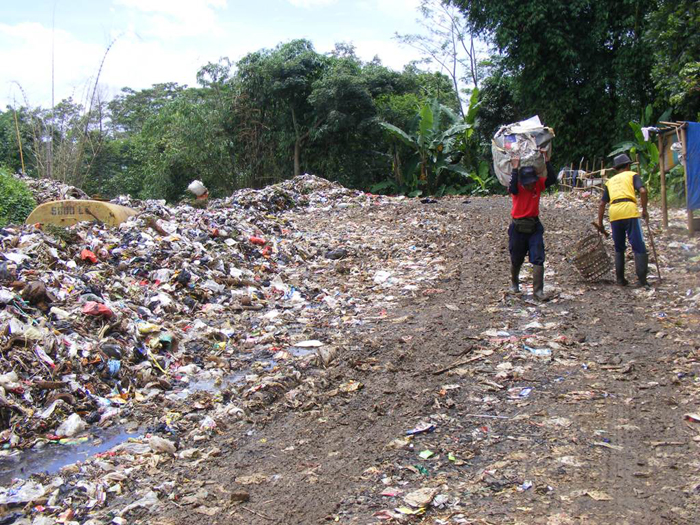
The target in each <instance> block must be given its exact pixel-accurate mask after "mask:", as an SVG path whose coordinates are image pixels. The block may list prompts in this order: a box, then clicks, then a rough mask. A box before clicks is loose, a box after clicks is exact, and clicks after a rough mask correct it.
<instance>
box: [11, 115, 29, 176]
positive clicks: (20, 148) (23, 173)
mask: <svg viewBox="0 0 700 525" xmlns="http://www.w3.org/2000/svg"><path fill="white" fill-rule="evenodd" d="M13 110H14V113H15V130H17V144H18V145H19V160H20V161H21V162H22V175H26V174H27V172H26V171H24V153H22V137H21V136H20V134H19V122H17V110H16V109H14V108H13Z"/></svg>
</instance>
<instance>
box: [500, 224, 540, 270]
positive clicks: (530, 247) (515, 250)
mask: <svg viewBox="0 0 700 525" xmlns="http://www.w3.org/2000/svg"><path fill="white" fill-rule="evenodd" d="M508 251H509V252H510V262H511V263H512V264H513V266H522V264H523V261H524V260H525V256H526V255H527V254H528V253H529V254H530V262H531V263H532V264H536V265H538V266H542V265H544V226H542V223H541V222H539V221H537V229H536V230H535V232H534V233H518V232H516V231H515V224H514V223H512V222H511V223H510V226H509V227H508Z"/></svg>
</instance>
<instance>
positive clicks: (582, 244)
mask: <svg viewBox="0 0 700 525" xmlns="http://www.w3.org/2000/svg"><path fill="white" fill-rule="evenodd" d="M571 259H572V261H573V263H574V266H576V269H577V270H578V272H579V273H580V274H581V276H582V277H583V278H584V279H586V280H587V281H599V280H601V279H602V278H603V277H606V276H607V275H608V273H609V272H610V269H611V268H612V261H611V260H610V256H609V255H608V252H607V251H606V250H605V245H604V244H603V238H602V237H601V236H600V235H598V234H596V233H592V234H590V235H587V236H586V237H584V238H583V239H581V240H580V241H578V242H577V243H576V244H575V245H574V248H573V251H572V257H571Z"/></svg>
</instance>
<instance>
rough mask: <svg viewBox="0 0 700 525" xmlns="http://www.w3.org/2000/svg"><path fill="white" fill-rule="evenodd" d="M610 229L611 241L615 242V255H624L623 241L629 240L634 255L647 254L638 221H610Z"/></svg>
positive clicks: (624, 244)
mask: <svg viewBox="0 0 700 525" xmlns="http://www.w3.org/2000/svg"><path fill="white" fill-rule="evenodd" d="M610 229H611V230H612V236H613V241H615V251H616V252H617V253H625V248H626V243H625V239H629V241H630V244H631V245H632V251H633V252H634V253H647V248H646V246H645V245H644V237H643V236H642V227H641V226H640V224H639V219H620V220H619V221H612V222H611V223H610Z"/></svg>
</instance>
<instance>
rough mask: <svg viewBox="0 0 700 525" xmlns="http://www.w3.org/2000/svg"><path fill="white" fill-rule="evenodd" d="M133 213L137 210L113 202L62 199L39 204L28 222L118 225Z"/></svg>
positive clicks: (71, 224) (68, 224)
mask: <svg viewBox="0 0 700 525" xmlns="http://www.w3.org/2000/svg"><path fill="white" fill-rule="evenodd" d="M133 215H136V210H133V209H131V208H127V207H126V206H119V205H118V204H112V203H111V202H101V201H92V200H61V201H51V202H45V203H44V204H41V205H39V206H37V207H36V209H35V210H34V211H33V212H32V213H31V214H30V215H29V217H27V220H26V223H27V224H37V223H38V224H55V225H57V226H73V225H74V224H77V223H79V222H84V221H93V222H101V223H104V224H107V225H109V226H118V225H119V224H121V223H122V222H124V221H125V220H127V219H128V218H129V217H131V216H133Z"/></svg>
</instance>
